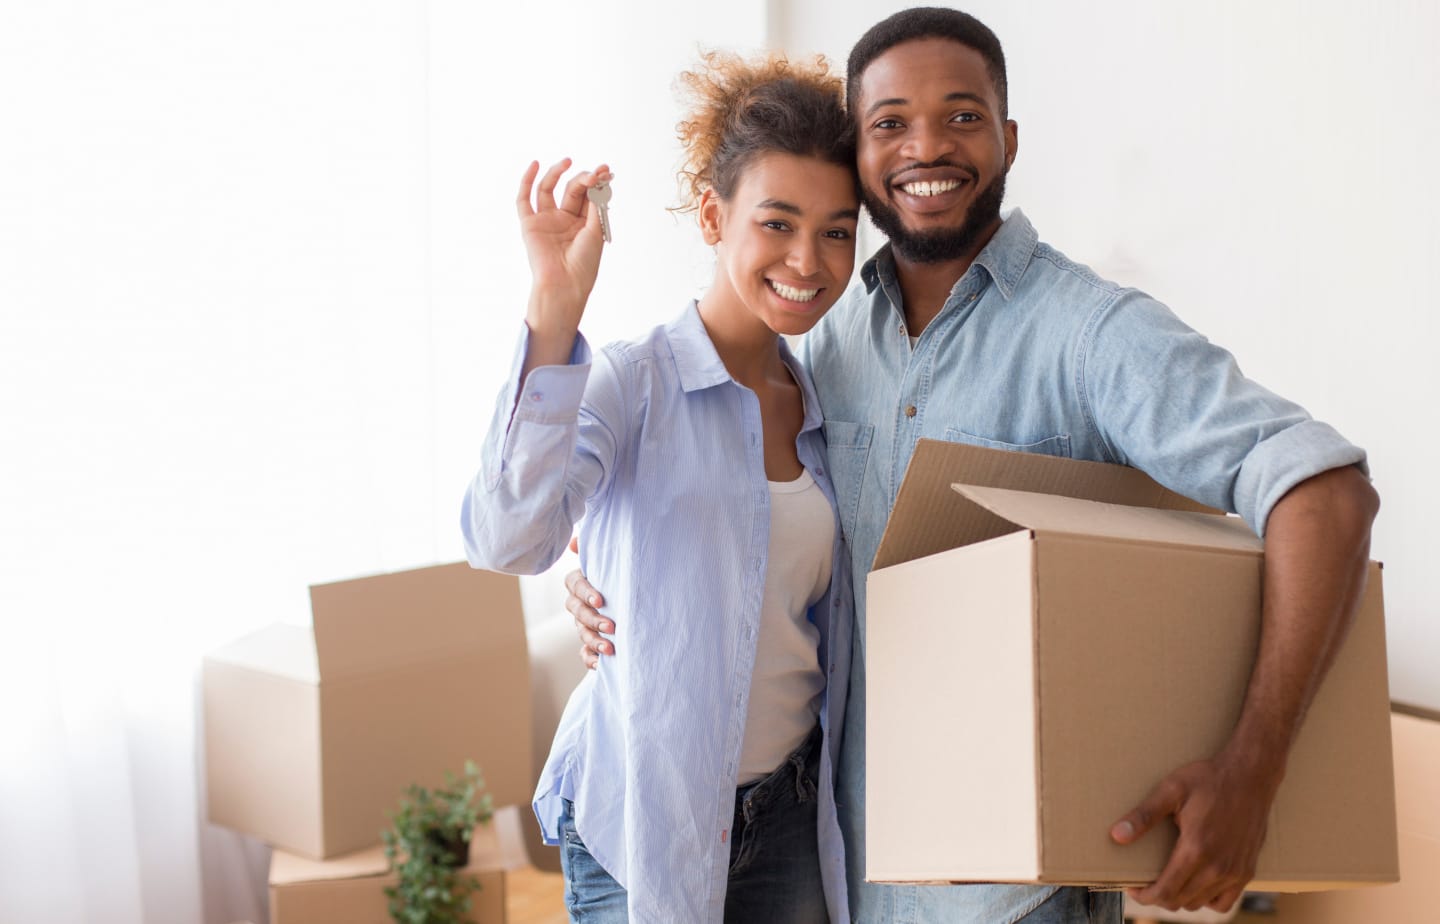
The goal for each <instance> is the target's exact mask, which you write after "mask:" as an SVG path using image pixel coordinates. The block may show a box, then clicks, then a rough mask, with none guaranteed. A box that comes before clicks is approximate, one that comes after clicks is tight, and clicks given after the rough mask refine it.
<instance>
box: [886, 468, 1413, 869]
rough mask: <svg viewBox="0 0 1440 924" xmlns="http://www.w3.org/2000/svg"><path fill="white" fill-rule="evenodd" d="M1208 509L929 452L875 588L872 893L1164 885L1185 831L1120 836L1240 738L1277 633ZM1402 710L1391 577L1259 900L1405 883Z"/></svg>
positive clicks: (1277, 820)
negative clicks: (1124, 821)
mask: <svg viewBox="0 0 1440 924" xmlns="http://www.w3.org/2000/svg"><path fill="white" fill-rule="evenodd" d="M1076 498H1085V499H1076ZM1097 501H1103V502H1104V503H1100V502H1097ZM1196 506H1197V505H1195V504H1194V503H1193V502H1189V501H1186V500H1185V499H1184V498H1181V497H1179V496H1177V495H1175V494H1173V493H1171V492H1169V491H1167V490H1165V489H1164V488H1163V487H1161V486H1160V485H1157V484H1155V483H1154V482H1153V481H1151V480H1150V479H1149V478H1147V477H1146V476H1144V475H1143V474H1141V473H1140V472H1138V471H1135V470H1132V469H1127V468H1124V467H1121V466H1114V465H1102V464H1098V463H1090V462H1077V461H1072V460H1068V459H1057V458H1050V457H1043V456H1035V455H1026V454H1022V453H1010V452H1000V451H996V450H987V449H979V448H975V447H969V446H962V445H957V444H948V443H940V442H934V441H925V440H922V441H921V443H920V446H919V447H918V448H917V450H916V452H915V455H914V458H913V459H912V461H911V463H910V467H909V470H908V471H907V473H906V477H905V481H904V483H903V485H902V487H901V489H900V493H899V496H898V497H897V500H896V504H895V508H894V512H893V513H892V515H891V519H890V523H889V525H888V526H887V529H886V533H885V536H884V538H883V540H882V542H881V545H880V549H879V552H878V553H877V555H876V563H875V568H876V570H874V571H872V572H871V574H870V575H869V578H868V583H867V594H868V600H867V612H868V619H867V627H866V632H867V640H866V674H867V684H868V690H869V695H868V702H867V719H866V726H867V729H868V739H867V750H866V764H867V774H866V776H867V796H866V799H867V807H866V815H867V819H868V824H867V835H866V866H867V868H866V877H867V878H868V879H871V880H876V881H889V882H926V881H938V882H948V881H956V882H961V881H1001V882H1006V881H1008V882H1040V883H1057V884H1058V883H1078V884H1092V885H1112V886H1119V885H1136V884H1142V883H1146V882H1149V881H1152V880H1153V879H1154V878H1155V876H1156V875H1158V874H1159V872H1160V870H1161V869H1162V868H1163V865H1164V862H1165V860H1166V858H1167V857H1168V856H1169V853H1170V850H1171V848H1172V847H1173V845H1174V841H1175V836H1176V834H1175V828H1174V826H1173V824H1171V823H1167V824H1166V825H1164V826H1163V827H1161V828H1158V829H1157V830H1155V831H1152V832H1151V833H1150V834H1149V835H1147V836H1146V837H1145V838H1143V839H1142V840H1141V841H1139V842H1138V843H1136V844H1133V845H1131V846H1129V847H1121V846H1119V845H1116V844H1114V843H1112V842H1111V841H1110V839H1109V829H1110V826H1111V824H1113V823H1114V822H1115V821H1116V820H1117V819H1119V818H1120V817H1121V816H1122V815H1123V814H1124V813H1125V812H1127V811H1128V810H1129V809H1130V808H1132V807H1133V806H1134V805H1135V804H1137V803H1138V802H1140V800H1141V799H1142V798H1144V796H1145V795H1146V794H1147V793H1148V792H1149V791H1150V789H1151V788H1152V787H1153V786H1154V785H1155V784H1156V783H1157V782H1159V780H1160V779H1161V778H1163V777H1164V776H1165V775H1166V774H1167V773H1169V772H1171V771H1172V770H1175V769H1177V768H1178V767H1180V766H1182V765H1184V764H1186V763H1189V762H1191V761H1194V760H1199V759H1202V758H1206V757H1209V756H1210V755H1212V754H1213V753H1215V752H1216V751H1218V749H1219V748H1220V746H1221V745H1222V744H1223V743H1224V742H1225V740H1226V739H1227V738H1228V736H1229V733H1230V731H1231V729H1232V728H1233V726H1234V723H1235V720H1236V719H1237V717H1238V716H1239V713H1240V707H1241V703H1242V701H1243V697H1244V693H1245V689H1246V686H1247V684H1248V680H1249V677H1250V671H1251V668H1252V665H1253V662H1254V657H1255V651H1256V646H1257V641H1258V638H1259V629H1260V600H1261V581H1262V570H1263V556H1262V551H1263V544H1262V543H1261V541H1260V539H1259V538H1258V537H1256V536H1255V535H1254V533H1253V532H1252V531H1251V530H1250V529H1249V528H1248V527H1247V526H1246V525H1245V524H1244V523H1243V522H1241V521H1240V520H1238V519H1236V518H1234V517H1223V516H1217V515H1213V514H1206V513H1199V512H1195V510H1196ZM1388 711H1389V706H1388V691H1387V677H1386V664H1385V634H1384V619H1383V605H1382V600H1381V586H1380V569H1379V566H1378V565H1374V564H1372V565H1371V570H1370V574H1369V581H1368V586H1367V590H1366V593H1365V596H1364V600H1363V602H1362V604H1361V607H1360V611H1359V613H1358V615H1357V617H1356V620H1355V624H1354V626H1353V628H1352V630H1351V632H1350V635H1349V637H1348V639H1347V641H1346V643H1345V645H1344V647H1343V648H1342V650H1341V651H1340V653H1339V655H1338V656H1337V658H1336V661H1335V664H1334V666H1333V667H1332V669H1331V671H1330V673H1329V675H1328V677H1327V678H1326V680H1325V683H1324V685H1323V687H1322V688H1321V690H1320V692H1319V694H1318V695H1317V696H1316V698H1315V701H1314V704H1313V705H1312V707H1311V709H1310V712H1309V714H1308V716H1307V719H1306V721H1305V725H1304V727H1303V729H1302V731H1301V734H1300V736H1299V738H1298V739H1297V741H1296V743H1295V745H1294V747H1293V748H1292V750H1291V755H1290V759H1289V764H1288V772H1287V776H1286V779H1285V782H1284V784H1283V785H1282V787H1281V789H1280V792H1279V794H1278V796H1277V799H1276V801H1275V804H1274V806H1273V808H1272V810H1271V816H1270V823H1269V834H1268V836H1267V839H1266V843H1265V846H1264V848H1263V849H1262V851H1261V855H1260V857H1259V863H1258V870H1257V882H1256V884H1255V886H1254V888H1256V889H1269V890H1273V891H1291V890H1306V889H1320V888H1335V887H1338V886H1341V885H1355V884H1365V883H1378V882H1393V881H1394V880H1395V878H1396V877H1397V865H1396V864H1397V861H1396V847H1395V827H1394V821H1395V812H1394V788H1393V781H1392V775H1391V765H1390V738H1389V732H1390V726H1389V719H1388ZM937 773H941V774H943V775H944V777H945V789H946V796H945V798H943V799H939V800H937V799H935V798H933V792H934V781H935V776H936V774H937Z"/></svg>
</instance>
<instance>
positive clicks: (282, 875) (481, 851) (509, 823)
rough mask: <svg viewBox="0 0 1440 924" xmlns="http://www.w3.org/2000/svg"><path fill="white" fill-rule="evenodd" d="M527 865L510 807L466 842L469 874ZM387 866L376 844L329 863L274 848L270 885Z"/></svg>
mask: <svg viewBox="0 0 1440 924" xmlns="http://www.w3.org/2000/svg"><path fill="white" fill-rule="evenodd" d="M529 862H530V861H529V858H528V857H527V856H526V854H525V835H524V834H523V833H522V831H521V829H520V809H519V807H518V806H514V805H510V806H506V807H505V808H502V809H496V811H495V816H494V818H492V819H491V821H490V824H485V825H479V826H478V827H476V828H475V833H474V834H472V835H471V839H470V862H469V863H468V864H467V865H466V866H465V869H466V870H467V871H468V872H471V873H488V872H494V871H496V870H513V869H519V868H520V867H522V866H525V865H526V864H528V863H529ZM387 866H388V864H386V862H385V849H384V848H383V847H381V846H379V845H377V846H374V847H369V848H366V849H365V850H359V851H356V852H355V853H349V854H345V855H344V856H341V857H335V858H334V859H330V860H309V859H306V858H305V857H301V856H297V855H295V854H293V853H288V852H286V851H284V850H280V849H276V850H274V851H273V852H272V853H271V857H270V885H272V886H285V885H294V884H295V883H301V882H323V881H328V880H334V879H358V878H360V877H364V876H383V875H384V874H385V872H386V870H387Z"/></svg>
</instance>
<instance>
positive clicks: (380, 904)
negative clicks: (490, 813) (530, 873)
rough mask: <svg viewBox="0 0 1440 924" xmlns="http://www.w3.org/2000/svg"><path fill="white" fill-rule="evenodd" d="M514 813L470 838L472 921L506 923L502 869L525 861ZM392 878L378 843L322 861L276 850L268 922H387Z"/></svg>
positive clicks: (498, 815)
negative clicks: (474, 889) (473, 882)
mask: <svg viewBox="0 0 1440 924" xmlns="http://www.w3.org/2000/svg"><path fill="white" fill-rule="evenodd" d="M519 811H520V810H519V809H518V808H517V807H516V806H510V807H508V808H503V809H500V810H498V811H497V812H495V817H494V818H493V819H492V820H491V822H490V823H489V824H485V825H480V826H479V827H477V828H476V829H475V833H474V835H473V836H472V838H471V840H470V862H469V863H468V864H466V866H465V867H463V869H462V872H463V873H464V874H468V875H472V876H474V877H475V878H476V879H478V880H479V881H480V890H479V891H477V892H474V893H471V896H470V917H471V919H472V920H474V921H475V924H505V920H506V911H505V873H506V872H507V871H509V870H515V869H519V868H520V867H522V866H524V865H526V862H527V861H526V858H525V842H524V835H523V834H522V833H521V831H520V815H519ZM525 811H529V809H528V808H526V809H525ZM397 881H398V880H397V879H396V877H395V876H394V875H393V874H391V873H389V872H388V865H387V864H386V862H385V854H384V850H383V848H380V847H371V848H369V849H367V850H362V851H359V852H357V853H353V854H347V855H345V856H343V857H336V858H335V859H333V860H325V861H317V860H310V859H306V858H305V857H300V856H296V855H295V854H291V853H286V852H285V851H283V850H276V851H275V852H274V854H272V856H271V858H270V924H392V919H391V917H390V910H389V899H387V898H386V897H385V887H386V886H393V885H395V883H396V882H397Z"/></svg>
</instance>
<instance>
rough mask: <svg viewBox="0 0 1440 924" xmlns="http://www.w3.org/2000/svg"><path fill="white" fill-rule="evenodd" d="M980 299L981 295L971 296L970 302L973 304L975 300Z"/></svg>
mask: <svg viewBox="0 0 1440 924" xmlns="http://www.w3.org/2000/svg"><path fill="white" fill-rule="evenodd" d="M979 297H980V296H979V295H972V296H970V298H969V300H970V301H972V302H973V301H975V299H977V298H979Z"/></svg>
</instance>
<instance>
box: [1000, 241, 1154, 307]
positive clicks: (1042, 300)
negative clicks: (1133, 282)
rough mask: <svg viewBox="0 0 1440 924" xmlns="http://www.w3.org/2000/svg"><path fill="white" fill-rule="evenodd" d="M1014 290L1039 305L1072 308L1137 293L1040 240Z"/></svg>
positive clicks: (1095, 305)
mask: <svg viewBox="0 0 1440 924" xmlns="http://www.w3.org/2000/svg"><path fill="white" fill-rule="evenodd" d="M1015 294H1016V297H1018V298H1022V299H1026V300H1027V301H1029V300H1033V301H1035V302H1036V303H1037V304H1039V305H1042V306H1053V307H1057V308H1064V309H1066V310H1073V309H1074V308H1075V307H1077V306H1078V305H1089V306H1092V307H1098V306H1100V305H1104V304H1108V303H1111V302H1114V301H1116V300H1117V299H1119V298H1121V297H1123V296H1126V295H1131V294H1139V293H1138V292H1137V291H1136V290H1135V289H1132V288H1129V287H1128V286H1125V285H1122V284H1120V283H1118V282H1115V281H1113V280H1111V279H1108V278H1106V277H1104V276H1102V275H1100V274H1099V273H1097V272H1096V271H1095V270H1094V269H1092V268H1091V267H1090V266H1088V265H1087V264H1084V263H1081V262H1080V261H1078V260H1073V259H1071V258H1070V257H1069V256H1067V255H1066V254H1064V253H1063V252H1061V251H1060V250H1059V249H1058V248H1056V247H1053V246H1052V245H1050V244H1047V243H1045V242H1044V241H1040V242H1039V243H1037V244H1036V245H1035V251H1034V253H1033V254H1032V255H1031V258H1030V265H1029V266H1028V267H1027V268H1026V271H1025V274H1024V275H1023V276H1022V277H1021V278H1020V281H1019V285H1018V286H1017V287H1016V291H1015Z"/></svg>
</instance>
